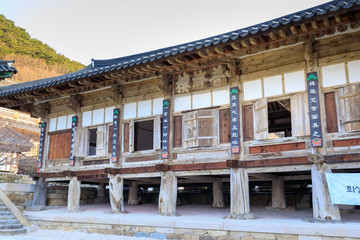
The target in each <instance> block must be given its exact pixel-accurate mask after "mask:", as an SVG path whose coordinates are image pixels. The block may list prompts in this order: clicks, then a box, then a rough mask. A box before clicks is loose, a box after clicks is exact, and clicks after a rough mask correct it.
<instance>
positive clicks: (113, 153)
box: [110, 108, 120, 163]
mask: <svg viewBox="0 0 360 240" xmlns="http://www.w3.org/2000/svg"><path fill="white" fill-rule="evenodd" d="M119 116H120V109H119V108H115V109H114V114H113V130H112V133H110V134H112V143H111V144H112V148H111V149H112V150H111V162H113V163H116V162H117V161H118V157H119V156H118V155H119V152H118V151H119V150H118V149H119V148H118V137H119V119H120V118H119Z"/></svg>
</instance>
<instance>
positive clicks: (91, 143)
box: [89, 128, 97, 156]
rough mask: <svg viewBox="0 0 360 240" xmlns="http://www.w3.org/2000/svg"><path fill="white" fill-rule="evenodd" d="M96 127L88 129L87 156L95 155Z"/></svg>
mask: <svg viewBox="0 0 360 240" xmlns="http://www.w3.org/2000/svg"><path fill="white" fill-rule="evenodd" d="M96 139H97V129H96V128H93V129H89V156H94V155H96Z"/></svg>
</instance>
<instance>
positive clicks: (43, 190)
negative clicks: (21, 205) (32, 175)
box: [31, 177, 47, 211]
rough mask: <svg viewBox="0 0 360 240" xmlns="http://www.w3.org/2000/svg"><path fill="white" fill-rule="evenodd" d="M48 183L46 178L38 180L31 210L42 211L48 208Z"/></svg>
mask: <svg viewBox="0 0 360 240" xmlns="http://www.w3.org/2000/svg"><path fill="white" fill-rule="evenodd" d="M46 194H47V183H46V181H45V178H44V177H41V178H39V179H38V180H37V182H36V185H35V192H34V198H33V200H32V203H31V210H35V211H40V210H42V209H44V208H45V206H46Z"/></svg>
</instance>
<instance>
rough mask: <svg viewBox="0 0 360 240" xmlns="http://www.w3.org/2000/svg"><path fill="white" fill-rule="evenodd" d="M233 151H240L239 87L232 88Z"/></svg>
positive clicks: (231, 124) (231, 122) (231, 126)
mask: <svg viewBox="0 0 360 240" xmlns="http://www.w3.org/2000/svg"><path fill="white" fill-rule="evenodd" d="M230 128H231V153H233V154H236V153H240V132H239V88H238V87H232V88H230Z"/></svg>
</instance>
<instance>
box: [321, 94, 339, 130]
mask: <svg viewBox="0 0 360 240" xmlns="http://www.w3.org/2000/svg"><path fill="white" fill-rule="evenodd" d="M324 99H325V114H326V131H327V133H334V132H338V131H339V130H338V119H337V113H336V101H335V93H334V92H329V93H325V94H324Z"/></svg>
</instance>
